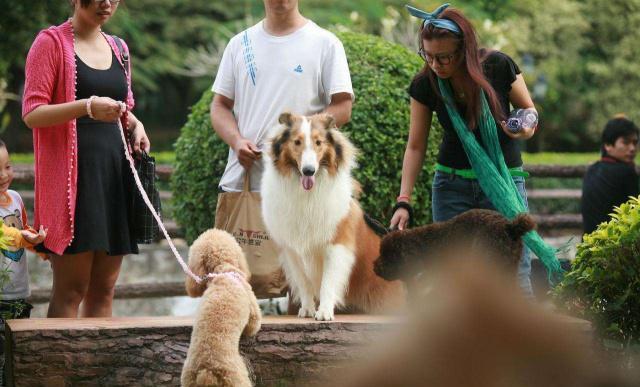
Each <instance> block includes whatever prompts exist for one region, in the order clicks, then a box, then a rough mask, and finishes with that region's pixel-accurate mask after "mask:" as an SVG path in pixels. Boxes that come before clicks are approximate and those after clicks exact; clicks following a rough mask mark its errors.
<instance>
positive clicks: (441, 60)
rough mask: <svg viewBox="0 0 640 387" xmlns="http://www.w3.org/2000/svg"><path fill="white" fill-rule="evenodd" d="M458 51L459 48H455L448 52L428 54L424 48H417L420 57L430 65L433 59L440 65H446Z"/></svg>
mask: <svg viewBox="0 0 640 387" xmlns="http://www.w3.org/2000/svg"><path fill="white" fill-rule="evenodd" d="M458 51H460V49H457V50H455V51H454V52H452V53H450V54H438V55H429V54H427V53H426V51H425V50H424V48H420V49H419V50H418V55H420V57H421V58H422V59H423V60H424V61H425V62H427V63H428V64H430V65H432V64H433V61H434V60H435V61H436V62H438V64H440V65H442V66H446V65H448V64H450V63H451V61H452V60H453V58H455V57H456V55H458Z"/></svg>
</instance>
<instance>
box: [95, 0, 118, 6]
mask: <svg viewBox="0 0 640 387" xmlns="http://www.w3.org/2000/svg"><path fill="white" fill-rule="evenodd" d="M105 1H108V2H109V3H111V5H118V3H119V2H120V0H93V2H94V3H96V4H102V3H104V2H105Z"/></svg>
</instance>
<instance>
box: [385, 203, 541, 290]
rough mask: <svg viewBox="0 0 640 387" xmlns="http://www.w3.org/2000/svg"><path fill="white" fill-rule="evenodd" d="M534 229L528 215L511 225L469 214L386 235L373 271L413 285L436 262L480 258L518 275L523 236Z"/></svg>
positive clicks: (490, 215)
mask: <svg viewBox="0 0 640 387" xmlns="http://www.w3.org/2000/svg"><path fill="white" fill-rule="evenodd" d="M534 227H535V223H534V221H533V219H532V218H531V216H529V215H527V214H521V215H518V216H517V217H516V218H515V219H514V220H513V221H509V220H507V219H506V218H505V217H504V216H502V215H501V214H500V213H498V212H496V211H491V210H482V209H473V210H469V211H467V212H465V213H463V214H460V215H458V216H455V217H453V218H452V219H450V220H448V221H446V222H439V223H433V224H429V225H426V226H422V227H417V228H413V229H410V230H403V231H394V232H391V233H389V234H387V235H386V236H385V237H384V238H383V239H382V242H381V244H380V257H379V258H378V259H377V261H376V262H375V266H374V271H375V272H376V274H377V275H379V276H380V277H382V278H384V279H386V280H389V281H392V280H397V279H402V280H404V281H405V282H411V281H410V280H411V279H412V277H414V276H415V275H416V274H419V273H422V272H423V271H424V269H425V266H426V265H427V264H429V263H430V262H431V261H433V260H434V259H437V260H440V259H442V258H443V257H444V256H465V257H470V256H474V257H478V256H481V257H483V258H486V259H489V260H490V261H492V262H494V263H496V264H497V265H498V266H499V267H502V268H504V269H506V270H507V271H509V272H513V273H514V274H515V273H516V272H517V269H518V263H519V262H520V256H521V255H522V248H523V243H522V236H523V235H524V234H525V233H527V232H528V231H530V230H532V229H533V228H534Z"/></svg>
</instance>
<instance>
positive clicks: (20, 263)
mask: <svg viewBox="0 0 640 387" xmlns="http://www.w3.org/2000/svg"><path fill="white" fill-rule="evenodd" d="M12 180H13V168H12V166H11V160H10V159H9V152H8V150H7V147H6V145H5V144H4V142H3V141H2V140H0V220H2V231H3V234H4V236H5V239H7V242H8V246H5V247H4V248H2V249H0V256H2V271H3V272H5V273H7V272H8V275H9V281H8V282H6V283H3V284H2V288H1V292H0V317H2V318H3V320H4V317H5V315H6V314H9V315H10V316H6V317H8V318H27V317H29V310H30V309H31V305H29V304H27V303H26V298H27V297H29V295H30V292H29V270H28V268H27V257H26V254H25V251H24V250H25V248H32V247H33V246H34V245H36V244H39V243H42V241H43V240H44V238H45V237H46V231H45V230H44V229H43V228H42V227H41V228H40V231H35V230H33V229H31V228H30V227H29V226H28V220H27V211H26V210H25V207H24V203H23V202H22V198H21V197H20V195H19V194H18V193H17V192H16V191H12V190H10V189H9V186H10V185H11V181H12ZM7 312H9V313H7Z"/></svg>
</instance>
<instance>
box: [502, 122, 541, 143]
mask: <svg viewBox="0 0 640 387" xmlns="http://www.w3.org/2000/svg"><path fill="white" fill-rule="evenodd" d="M500 126H502V131H503V132H505V134H506V135H507V136H509V137H511V138H513V139H516V140H528V139H530V138H531V137H533V134H534V133H535V132H536V129H537V128H538V124H537V123H536V126H534V127H533V128H522V130H521V131H519V132H517V133H513V132H512V131H510V130H509V128H508V127H507V122H506V121H500Z"/></svg>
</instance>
